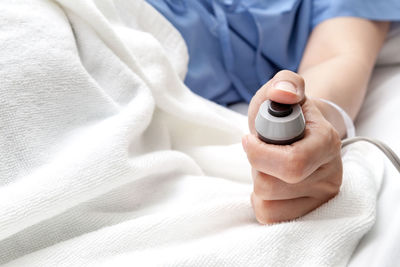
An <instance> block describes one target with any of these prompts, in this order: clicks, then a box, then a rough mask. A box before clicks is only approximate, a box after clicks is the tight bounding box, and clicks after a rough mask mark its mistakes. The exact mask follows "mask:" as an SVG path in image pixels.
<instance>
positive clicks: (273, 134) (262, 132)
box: [255, 100, 305, 145]
mask: <svg viewBox="0 0 400 267" xmlns="http://www.w3.org/2000/svg"><path fill="white" fill-rule="evenodd" d="M270 107H271V101H270V100H266V101H264V102H263V103H262V104H261V106H260V109H259V111H258V114H257V117H256V121H255V126H256V131H257V133H258V136H259V138H260V139H261V140H263V141H264V142H266V143H270V144H276V145H289V144H291V143H293V142H295V141H298V140H300V139H301V138H303V136H304V130H305V120H304V116H303V112H302V110H301V107H300V105H299V104H296V105H292V109H293V111H292V112H291V113H290V114H289V115H287V116H284V117H277V116H274V115H272V114H270V112H269V109H270Z"/></svg>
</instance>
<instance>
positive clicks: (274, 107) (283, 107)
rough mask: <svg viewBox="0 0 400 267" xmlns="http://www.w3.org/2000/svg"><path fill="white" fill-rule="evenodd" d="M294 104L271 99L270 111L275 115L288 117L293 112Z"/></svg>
mask: <svg viewBox="0 0 400 267" xmlns="http://www.w3.org/2000/svg"><path fill="white" fill-rule="evenodd" d="M292 112H293V108H292V105H287V104H281V103H277V102H273V101H271V102H270V104H269V105H268V113H269V114H271V115H272V116H275V117H286V116H289V115H290V114H292Z"/></svg>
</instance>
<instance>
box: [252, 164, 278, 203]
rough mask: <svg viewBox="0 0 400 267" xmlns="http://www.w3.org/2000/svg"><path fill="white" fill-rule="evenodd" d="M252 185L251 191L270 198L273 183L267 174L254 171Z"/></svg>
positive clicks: (264, 197)
mask: <svg viewBox="0 0 400 267" xmlns="http://www.w3.org/2000/svg"><path fill="white" fill-rule="evenodd" d="M253 178H254V186H253V191H254V194H256V195H257V196H258V197H260V198H262V199H264V200H268V199H272V197H273V192H274V183H273V181H272V179H271V177H269V176H268V175H266V174H264V173H262V172H259V171H255V173H254V174H253Z"/></svg>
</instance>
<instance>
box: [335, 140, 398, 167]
mask: <svg viewBox="0 0 400 267" xmlns="http://www.w3.org/2000/svg"><path fill="white" fill-rule="evenodd" d="M359 141H365V142H368V143H371V144H373V145H375V146H376V147H378V148H379V149H380V150H381V151H382V152H383V153H385V155H386V156H387V157H388V159H389V160H390V161H391V162H392V163H393V165H394V166H395V167H396V169H397V171H398V172H399V173H400V159H399V157H398V156H397V155H396V153H394V152H393V150H392V149H391V148H390V147H389V146H388V145H386V144H385V143H383V142H382V141H379V140H377V139H373V138H369V137H363V136H357V137H352V138H348V139H345V140H343V141H342V147H345V146H347V145H350V144H353V143H355V142H359Z"/></svg>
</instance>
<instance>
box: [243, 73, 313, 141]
mask: <svg viewBox="0 0 400 267" xmlns="http://www.w3.org/2000/svg"><path fill="white" fill-rule="evenodd" d="M267 99H271V100H272V101H275V102H279V103H283V104H296V103H302V102H303V101H304V99H305V96H304V79H303V78H302V77H301V76H300V75H298V74H297V73H294V72H291V71H288V70H283V71H280V72H278V73H277V74H276V75H275V76H274V78H272V79H271V80H270V81H269V82H267V83H266V84H265V85H264V86H262V87H261V89H259V90H258V91H257V93H256V94H255V95H254V97H253V98H252V100H251V102H250V105H249V111H248V116H249V127H250V131H251V133H253V134H255V128H254V120H255V117H256V115H257V112H258V109H259V108H260V105H261V104H262V103H263V102H264V101H265V100H267Z"/></svg>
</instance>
